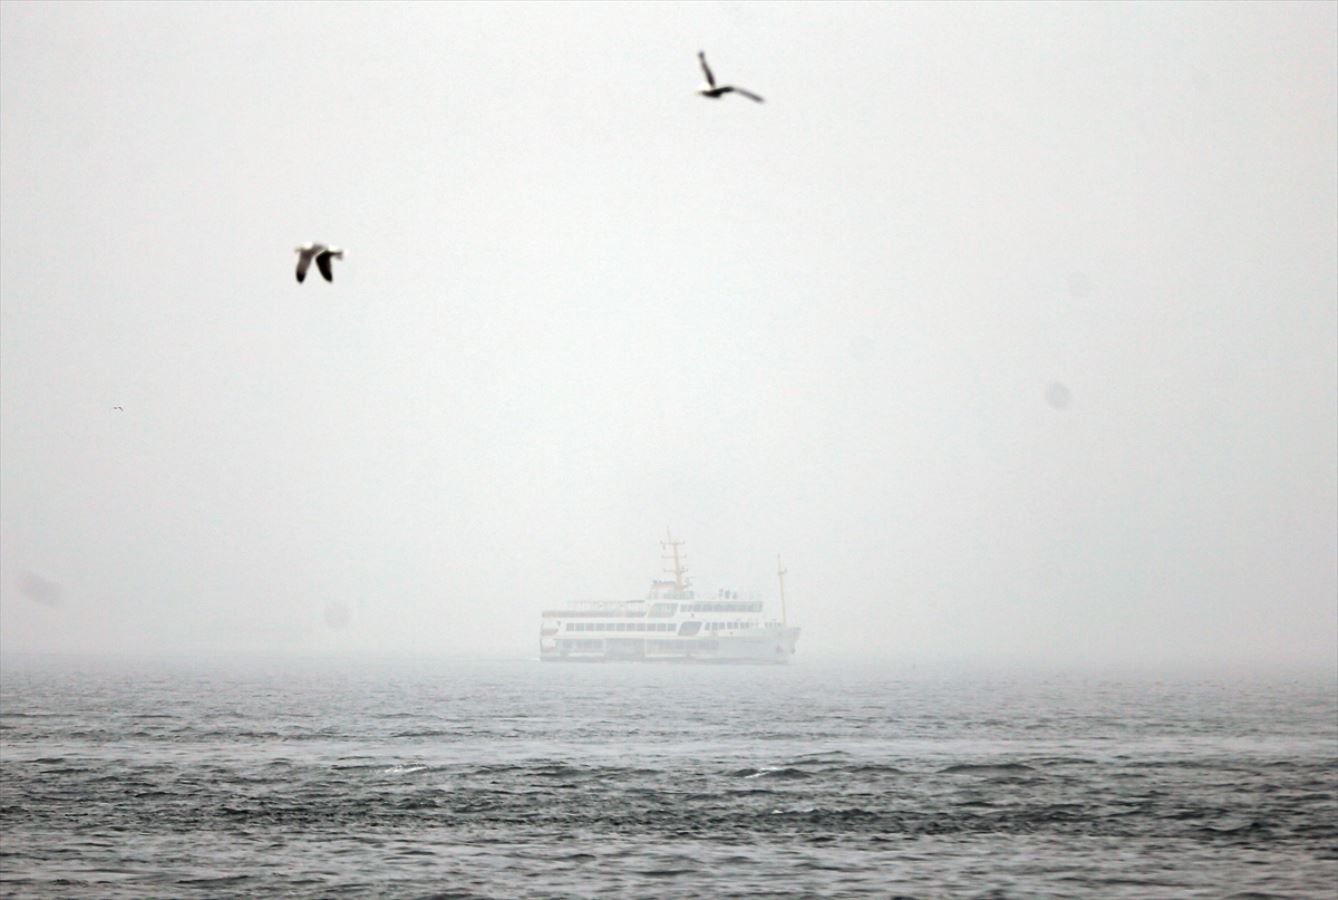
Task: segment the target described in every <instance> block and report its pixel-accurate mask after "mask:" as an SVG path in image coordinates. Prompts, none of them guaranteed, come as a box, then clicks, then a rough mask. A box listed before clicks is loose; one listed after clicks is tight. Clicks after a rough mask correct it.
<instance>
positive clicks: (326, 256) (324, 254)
mask: <svg viewBox="0 0 1338 900" xmlns="http://www.w3.org/2000/svg"><path fill="white" fill-rule="evenodd" d="M331 255H332V254H331V253H330V251H329V250H322V251H321V252H320V254H318V255H317V256H316V268H318V269H320V270H321V274H322V275H324V276H325V280H326V281H330V282H333V281H334V266H332V265H331V264H330V257H331Z"/></svg>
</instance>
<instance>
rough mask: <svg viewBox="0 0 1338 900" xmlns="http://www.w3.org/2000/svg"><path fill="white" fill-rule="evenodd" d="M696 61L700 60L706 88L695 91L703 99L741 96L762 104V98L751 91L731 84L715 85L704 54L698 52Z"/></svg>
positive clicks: (713, 76)
mask: <svg viewBox="0 0 1338 900" xmlns="http://www.w3.org/2000/svg"><path fill="white" fill-rule="evenodd" d="M697 59H699V60H701V64H702V71H703V72H705V73H706V87H704V88H702V89H701V90H699V91H697V93H699V94H701V95H702V96H703V97H710V98H711V99H712V100H719V99H720V98H721V97H723V96H725V95H726V94H743V96H745V97H747V98H748V99H749V100H756V101H757V102H758V103H761V102H762V98H761V97H759V96H757V95H756V94H754V93H753V92H752V91H745V90H744V89H743V88H741V87H734V85H732V84H721V85H717V84H716V83H715V75H713V74H711V67H710V66H708V65H707V64H706V54H705V53H703V52H702V51H700V50H698V51H697Z"/></svg>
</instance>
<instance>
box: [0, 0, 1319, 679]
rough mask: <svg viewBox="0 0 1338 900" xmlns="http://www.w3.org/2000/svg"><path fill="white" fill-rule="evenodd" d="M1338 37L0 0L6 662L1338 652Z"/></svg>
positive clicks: (599, 9)
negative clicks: (672, 545) (555, 641)
mask: <svg viewBox="0 0 1338 900" xmlns="http://www.w3.org/2000/svg"><path fill="white" fill-rule="evenodd" d="M1336 10H1338V7H1336V6H1335V5H1334V4H1331V3H1298V4H1285V3H1267V4H1247V3H1232V4H1211V3H1195V4H1110V5H1095V4H1072V5H1060V4H1044V5H1039V4H1038V5H1012V4H986V5H966V4H942V5H921V4H901V3H898V4H887V5H884V4H873V3H860V4H849V5H836V4H831V3H823V4H811V5H800V4H785V5H761V4H749V5H741V4H726V3H715V4H685V5H649V4H630V5H613V4H605V5H562V6H559V5H556V4H542V5H541V4H511V5H500V4H488V5H461V4H410V5H391V4H382V3H378V4H374V5H361V6H357V5H352V4H328V5H320V6H314V5H306V4H303V5H298V4H253V5H241V4H217V5H204V4H190V5H169V4H144V5H133V4H35V3H24V4H19V3H12V2H9V3H5V4H4V5H3V19H2V20H0V32H2V34H0V163H2V164H0V206H2V213H3V215H2V216H0V351H2V353H0V365H2V367H3V369H2V372H0V410H2V412H3V417H2V424H0V529H2V537H3V540H0V568H2V569H3V572H0V652H4V653H13V652H16V651H36V652H52V651H61V652H75V653H88V652H111V653H157V652H162V653H196V654H202V655H218V656H221V655H226V654H231V653H236V652H247V651H256V652H269V653H280V654H290V653H291V654H298V653H302V654H309V653H334V654H363V653H389V654H395V653H404V654H429V655H440V656H442V657H451V656H458V655H461V654H503V655H506V654H512V655H517V656H525V655H531V656H533V655H535V654H537V641H538V613H539V611H540V610H541V609H542V608H543V607H545V606H550V605H557V604H559V603H561V602H564V601H567V600H571V599H630V598H632V597H639V596H643V595H644V593H645V590H646V587H647V583H648V581H649V579H650V578H651V577H652V576H654V575H656V574H657V572H658V570H659V567H660V558H659V557H660V549H659V546H658V544H657V541H658V540H659V539H660V538H661V537H662V536H663V534H664V531H665V528H666V527H671V528H672V529H673V531H674V534H675V536H677V537H681V538H682V539H684V540H686V541H687V551H688V554H689V564H690V566H691V568H692V573H691V574H692V575H693V576H694V577H695V579H696V584H697V586H698V588H699V589H701V590H703V591H706V592H708V593H711V594H713V593H714V592H715V590H716V589H718V588H732V589H738V590H744V591H757V592H759V593H760V594H762V595H763V596H764V597H765V598H767V599H769V600H774V598H775V594H776V592H775V577H774V570H775V563H776V555H777V554H782V555H783V557H784V560H785V564H786V566H787V568H788V569H789V573H790V574H789V578H788V580H787V593H788V595H789V600H790V608H791V612H792V614H793V616H792V618H793V619H794V620H796V621H797V623H798V624H799V625H800V626H801V627H802V628H803V629H804V631H803V635H802V637H801V639H800V642H799V653H798V656H797V658H796V659H797V661H799V662H803V661H804V660H805V658H808V659H821V658H830V657H834V656H838V655H839V656H842V657H863V658H869V659H876V660H884V661H907V660H910V661H914V660H922V661H935V660H944V659H951V660H968V661H986V662H990V661H997V662H1017V661H1041V662H1050V663H1055V664H1074V663H1093V662H1095V663H1111V664H1125V665H1149V666H1152V665H1173V664H1181V663H1185V664H1195V665H1206V666H1234V665H1247V666H1248V665H1276V664H1291V663H1300V664H1311V665H1325V666H1333V665H1334V663H1335V660H1336V659H1338V649H1336V646H1335V645H1336V643H1338V639H1336V638H1335V635H1336V634H1338V524H1336V523H1338V353H1336V350H1335V346H1336V344H1338V342H1336V341H1335V336H1336V335H1338V300H1336V298H1338V264H1336V263H1335V247H1336V246H1338V224H1336V223H1338V175H1336V174H1335V173H1336V172H1338V147H1336V145H1335V135H1336V134H1338V75H1336V74H1335V72H1336V71H1338V59H1336V58H1335V57H1336V52H1335V46H1338V42H1336V40H1335V37H1336V35H1338V14H1336ZM699 49H704V50H705V51H706V52H707V53H708V56H709V59H710V60H711V63H712V65H713V67H714V68H715V70H716V74H717V75H718V76H719V78H720V79H721V80H722V81H724V82H733V83H738V84H741V85H744V86H746V87H748V88H750V89H752V90H754V91H756V92H758V93H760V94H761V95H763V96H764V97H766V99H767V102H766V104H764V105H756V104H753V103H749V102H747V101H746V100H742V99H740V98H738V97H733V98H731V97H726V98H724V99H723V100H721V101H719V102H712V101H709V100H705V99H702V98H700V97H697V96H695V95H694V94H693V91H694V90H695V88H696V87H697V85H698V83H699V82H700V80H701V76H700V73H699V71H698V69H697V66H696V59H695V54H696V52H697V51H698V50H699ZM307 241H325V242H330V243H334V244H337V245H339V246H341V247H344V248H346V250H347V255H346V258H345V259H344V260H342V261H341V262H340V263H336V267H335V268H336V272H335V279H336V280H335V283H334V284H326V283H324V282H323V281H321V280H319V279H316V280H314V281H313V280H312V279H310V278H309V279H308V280H307V282H306V283H305V284H303V285H301V286H299V285H298V284H297V283H296V282H295V281H294V279H293V274H292V266H293V261H294V260H293V254H292V252H291V248H293V247H295V246H297V245H298V244H301V243H305V242H307ZM117 406H120V407H123V410H116V409H114V407H117Z"/></svg>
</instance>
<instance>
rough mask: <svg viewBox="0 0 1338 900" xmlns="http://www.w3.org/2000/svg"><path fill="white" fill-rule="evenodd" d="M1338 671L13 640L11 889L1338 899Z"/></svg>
mask: <svg viewBox="0 0 1338 900" xmlns="http://www.w3.org/2000/svg"><path fill="white" fill-rule="evenodd" d="M1336 892H1338V685H1336V684H1335V680H1334V678H1333V676H1332V675H1325V674H1319V675H1315V676H1275V677H1267V678H1263V677H1255V678H1252V677H1248V676H1235V677H1231V678H1206V677H1193V676H1179V677H1167V678H1157V677H1153V676H1141V677H1115V676H1098V675H1093V674H1087V675H1075V674H1064V673H1040V674H1037V673H1031V674H1020V673H994V674H989V673H985V672H973V673H962V672H951V671H933V672H929V671H919V670H915V669H903V670H895V671H894V670H888V669H883V668H879V667H870V666H858V665H853V664H852V665H845V664H838V663H835V662H832V663H822V664H820V663H817V662H813V663H806V662H804V661H802V658H801V657H797V658H796V661H795V662H794V663H793V664H791V665H789V666H777V667H759V668H751V667H714V666H703V667H694V666H674V665H645V664H643V665H638V664H635V663H619V664H602V665H601V664H585V665H583V664H551V663H540V662H538V661H536V660H528V659H514V660H473V661H424V660H419V661H412V662H386V661H377V662H349V661H335V660H324V661H311V660H306V661H300V662H293V661H282V660H274V659H252V660H234V661H231V662H229V663H227V664H218V663H206V662H201V661H193V660H175V661H162V660H159V661H140V662H127V661H116V662H112V661H100V662H88V661H84V662H79V661H71V660H59V661H52V660H26V661H22V662H20V663H13V662H12V661H5V662H3V664H2V665H0V895H3V896H5V897H97V898H121V897H126V898H129V897H133V898H145V897H173V898H175V897H186V898H189V897H259V896H283V897H313V898H314V897H408V898H429V897H439V898H562V897H682V898H689V897H709V898H734V897H879V898H889V897H917V898H931V897H987V898H1009V897H1100V898H1119V897H1152V898H1162V897H1212V898H1266V897H1316V898H1319V897H1322V898H1326V900H1331V898H1333V897H1334V896H1335V893H1336Z"/></svg>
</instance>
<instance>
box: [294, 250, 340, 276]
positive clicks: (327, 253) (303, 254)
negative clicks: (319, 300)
mask: <svg viewBox="0 0 1338 900" xmlns="http://www.w3.org/2000/svg"><path fill="white" fill-rule="evenodd" d="M293 252H294V253H296V254H297V283H298V284H301V283H302V282H304V281H306V280H307V269H309V268H311V261H312V260H313V259H314V260H315V261H316V268H318V269H320V270H321V275H323V276H324V277H325V280H326V281H330V282H333V281H334V266H333V264H332V263H331V260H335V259H343V258H344V251H343V250H340V249H339V248H338V247H327V246H326V245H324V244H303V245H302V246H301V247H294V248H293Z"/></svg>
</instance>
